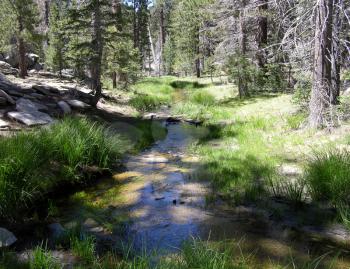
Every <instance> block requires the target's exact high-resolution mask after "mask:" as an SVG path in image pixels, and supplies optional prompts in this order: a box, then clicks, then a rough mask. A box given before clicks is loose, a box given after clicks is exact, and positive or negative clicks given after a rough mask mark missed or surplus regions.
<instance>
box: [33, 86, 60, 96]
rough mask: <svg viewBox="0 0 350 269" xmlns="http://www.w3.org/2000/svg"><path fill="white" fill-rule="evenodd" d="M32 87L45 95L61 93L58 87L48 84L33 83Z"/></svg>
mask: <svg viewBox="0 0 350 269" xmlns="http://www.w3.org/2000/svg"><path fill="white" fill-rule="evenodd" d="M32 89H33V90H36V91H37V92H39V93H41V94H43V95H53V94H59V93H60V91H59V90H58V89H57V88H55V87H51V86H48V85H33V87H32Z"/></svg>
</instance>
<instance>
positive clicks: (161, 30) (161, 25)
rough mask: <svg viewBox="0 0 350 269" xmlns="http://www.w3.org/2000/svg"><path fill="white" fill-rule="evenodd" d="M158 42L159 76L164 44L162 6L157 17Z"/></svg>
mask: <svg viewBox="0 0 350 269" xmlns="http://www.w3.org/2000/svg"><path fill="white" fill-rule="evenodd" d="M159 20H160V21H159V35H160V38H159V41H160V53H159V54H160V55H159V75H161V74H162V73H163V51H164V44H165V26H164V6H163V5H162V7H161V9H160V15H159Z"/></svg>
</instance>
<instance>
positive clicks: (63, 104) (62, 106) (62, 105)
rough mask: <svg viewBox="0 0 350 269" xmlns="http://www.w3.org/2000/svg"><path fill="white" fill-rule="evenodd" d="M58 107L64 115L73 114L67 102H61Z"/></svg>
mask: <svg viewBox="0 0 350 269" xmlns="http://www.w3.org/2000/svg"><path fill="white" fill-rule="evenodd" d="M57 105H58V106H59V107H60V109H61V110H62V111H63V114H70V113H71V112H72V109H71V108H70V106H69V105H68V104H67V103H66V102H65V101H59V102H58V103H57Z"/></svg>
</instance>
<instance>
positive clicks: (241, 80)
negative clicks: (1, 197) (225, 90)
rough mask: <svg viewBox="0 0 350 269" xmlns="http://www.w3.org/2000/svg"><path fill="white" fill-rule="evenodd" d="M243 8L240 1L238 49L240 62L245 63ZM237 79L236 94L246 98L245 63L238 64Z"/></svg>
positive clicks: (245, 36) (245, 45)
mask: <svg viewBox="0 0 350 269" xmlns="http://www.w3.org/2000/svg"><path fill="white" fill-rule="evenodd" d="M245 7H246V0H242V2H241V10H240V12H239V36H240V40H239V47H240V54H241V55H240V56H241V57H242V60H241V61H245V57H246V54H247V33H246V27H245V17H244V16H245ZM238 72H239V77H238V92H239V97H240V98H243V97H246V96H248V95H249V94H248V84H247V80H246V74H245V72H246V70H245V63H242V62H241V63H240V66H239V70H238Z"/></svg>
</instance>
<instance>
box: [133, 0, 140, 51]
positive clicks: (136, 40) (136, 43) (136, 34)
mask: <svg viewBox="0 0 350 269" xmlns="http://www.w3.org/2000/svg"><path fill="white" fill-rule="evenodd" d="M133 31H134V32H133V35H134V36H133V37H134V48H135V49H136V48H138V46H139V29H138V24H137V0H134V1H133Z"/></svg>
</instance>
